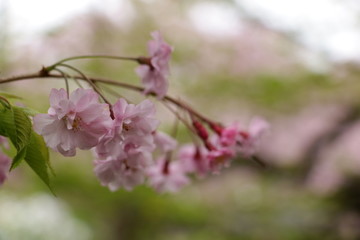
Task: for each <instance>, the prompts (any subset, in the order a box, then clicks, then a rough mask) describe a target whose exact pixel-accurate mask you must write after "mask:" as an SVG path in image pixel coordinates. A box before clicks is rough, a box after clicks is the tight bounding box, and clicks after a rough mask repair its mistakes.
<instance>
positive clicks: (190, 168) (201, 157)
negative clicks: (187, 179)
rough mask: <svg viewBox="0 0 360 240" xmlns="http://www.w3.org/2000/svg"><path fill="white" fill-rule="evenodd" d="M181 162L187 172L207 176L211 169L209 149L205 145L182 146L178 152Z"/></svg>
mask: <svg viewBox="0 0 360 240" xmlns="http://www.w3.org/2000/svg"><path fill="white" fill-rule="evenodd" d="M177 157H178V159H179V162H180V163H181V164H182V165H183V169H184V171H185V172H188V173H193V172H196V173H197V174H198V175H199V176H200V177H202V176H205V175H206V174H207V173H208V172H209V170H210V160H209V158H208V151H207V150H206V149H205V148H204V147H200V146H195V145H192V144H187V145H184V146H182V147H181V148H180V149H179V151H178V154H177Z"/></svg>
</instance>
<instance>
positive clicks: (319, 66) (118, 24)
mask: <svg viewBox="0 0 360 240" xmlns="http://www.w3.org/2000/svg"><path fill="white" fill-rule="evenodd" d="M359 25H360V3H359V1H358V0H341V1H339V0H303V1H289V0H268V1H261V0H222V1H220V0H218V1H216V0H212V1H211V0H177V1H174V0H134V1H130V0H101V1H100V0H92V1H91V0H81V1H80V0H77V1H67V0H66V1H65V0H62V1H40V0H32V1H27V0H0V74H1V77H6V76H12V75H16V74H22V73H32V72H35V71H38V70H39V69H40V68H41V66H43V65H50V64H52V63H54V62H55V61H57V60H59V59H62V58H65V57H69V56H74V55H83V54H113V55H125V56H139V55H145V54H146V42H147V41H148V39H149V37H150V36H149V34H150V32H152V31H153V30H159V31H160V32H161V33H162V35H163V36H164V38H165V39H166V41H167V42H169V43H170V44H171V45H172V46H174V47H175V51H174V55H173V57H172V61H171V71H172V72H171V74H172V75H171V80H170V81H171V88H170V93H171V94H172V95H173V96H177V97H179V98H181V99H183V100H185V101H187V102H188V103H190V104H192V106H194V107H195V108H196V109H198V110H200V111H201V112H203V113H204V114H205V115H207V116H208V117H210V118H213V119H216V120H220V121H223V122H224V123H227V124H230V123H232V122H233V121H239V122H242V123H243V124H244V126H246V124H247V123H248V122H249V121H250V119H251V117H253V116H263V117H264V118H265V119H267V120H268V121H269V122H270V123H271V130H270V131H269V132H268V134H267V135H266V136H265V138H264V139H263V142H262V145H261V148H260V152H259V156H260V157H261V158H262V159H264V161H266V162H267V164H268V168H267V169H263V168H261V167H259V166H258V165H256V164H255V163H253V162H251V161H249V160H244V159H235V160H234V161H233V163H232V166H231V167H230V168H228V169H225V170H224V171H222V173H221V174H220V175H213V176H209V177H207V178H204V179H193V183H192V184H191V185H190V186H187V187H185V188H184V189H183V190H181V191H180V192H179V193H177V194H173V195H170V194H157V193H155V192H154V190H152V189H150V188H148V187H146V186H143V187H138V188H136V189H135V190H133V191H132V192H127V191H124V190H119V191H117V192H110V191H109V190H108V189H106V188H104V187H102V186H100V184H99V183H98V181H97V179H96V177H95V176H94V174H93V170H92V167H93V166H92V155H91V153H90V152H85V151H83V152H79V154H78V156H76V157H73V158H64V157H62V156H59V155H58V154H56V153H51V159H52V164H53V166H54V168H55V171H56V177H55V178H54V180H53V185H54V187H55V191H56V193H57V197H54V196H53V195H52V194H51V193H50V192H49V191H48V189H47V188H46V186H45V185H44V184H43V183H41V181H40V180H39V179H38V178H37V177H36V176H35V174H34V173H33V172H31V171H30V169H28V167H27V166H26V165H23V166H21V167H19V168H17V169H16V170H15V171H13V172H12V173H11V174H10V178H9V179H8V181H7V182H6V183H5V184H4V185H3V186H1V188H0V239H1V240H7V239H10V240H22V239H36V240H42V239H44V240H45V239H46V240H48V239H53V240H58V239H59V240H60V239H79V240H82V239H83V240H88V239H89V240H97V239H106V240H115V239H134V240H143V239H160V240H162V239H164V240H165V239H174V240H185V239H186V240H187V239H191V240H205V239H218V240H228V239H229V240H233V239H234V240H235V239H242V240H246V239H249V240H250V239H251V240H252V239H259V240H260V239H261V240H262V239H269V240H272V239H274V240H278V239H291V240H300V239H307V240H308V239H344V240H352V239H360V185H359V184H360V178H359V176H360V101H359V99H360V97H359V96H360V83H359V76H360V66H359V61H360V30H359V29H360V28H359ZM73 64H74V65H75V66H77V67H79V68H81V69H82V70H83V71H84V72H85V73H86V74H89V75H94V76H104V77H107V78H113V79H115V80H120V81H125V82H131V83H134V84H138V83H139V80H138V78H137V77H136V75H135V73H134V68H135V66H134V64H132V63H127V62H118V61H108V60H104V61H99V60H86V61H78V62H74V63H73ZM53 87H58V88H60V87H64V83H63V82H62V81H58V80H30V81H22V82H16V83H12V84H4V85H1V86H0V90H1V91H5V92H9V93H12V94H16V95H19V96H22V97H23V101H20V102H21V104H25V105H26V106H28V107H31V108H34V109H38V110H40V111H44V112H45V111H46V110H47V108H48V100H47V98H48V94H49V91H50V89H51V88H53ZM75 87H76V85H75V84H73V85H72V88H75ZM118 92H119V93H120V94H122V95H124V96H126V97H127V98H128V99H131V100H133V101H135V102H136V101H139V100H140V99H141V96H140V95H138V94H136V93H132V92H128V91H126V90H123V89H118ZM113 100H115V98H113ZM158 117H159V118H160V119H161V121H162V125H161V128H162V129H163V130H165V131H169V130H171V127H172V124H173V120H174V118H173V116H172V115H171V113H169V112H167V111H166V109H164V108H163V107H161V105H159V111H158ZM179 139H180V141H186V140H188V135H187V134H186V130H185V128H184V127H182V128H180V131H179Z"/></svg>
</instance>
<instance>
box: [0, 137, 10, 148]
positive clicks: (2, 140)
mask: <svg viewBox="0 0 360 240" xmlns="http://www.w3.org/2000/svg"><path fill="white" fill-rule="evenodd" d="M0 145H2V146H3V147H4V148H6V149H9V147H10V146H9V142H8V140H7V138H6V137H3V136H0Z"/></svg>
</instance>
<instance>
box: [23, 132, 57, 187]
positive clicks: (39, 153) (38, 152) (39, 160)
mask: <svg viewBox="0 0 360 240" xmlns="http://www.w3.org/2000/svg"><path fill="white" fill-rule="evenodd" d="M25 161H26V162H27V163H28V164H29V166H30V167H31V168H32V169H33V170H34V172H35V173H36V174H37V175H38V176H39V177H40V179H41V180H42V181H43V182H44V183H45V184H46V185H47V186H48V187H49V189H50V190H51V192H53V189H52V187H51V185H50V177H49V169H50V161H49V149H48V148H47V147H46V144H45V142H44V139H43V138H42V137H41V136H40V135H38V134H37V133H35V132H34V131H32V132H31V136H30V142H29V145H28V146H27V150H26V155H25ZM53 193H54V192H53Z"/></svg>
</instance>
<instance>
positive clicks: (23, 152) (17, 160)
mask: <svg viewBox="0 0 360 240" xmlns="http://www.w3.org/2000/svg"><path fill="white" fill-rule="evenodd" d="M26 150H27V148H26V147H25V148H23V149H21V150H20V151H19V152H18V153H17V154H16V155H15V157H14V158H13V161H12V163H11V167H10V171H11V170H13V169H15V168H16V167H17V166H19V164H20V163H21V160H23V159H24V157H25V155H26Z"/></svg>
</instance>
